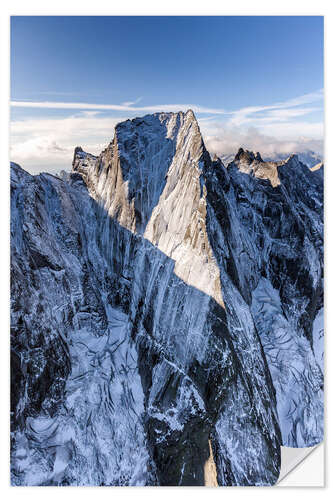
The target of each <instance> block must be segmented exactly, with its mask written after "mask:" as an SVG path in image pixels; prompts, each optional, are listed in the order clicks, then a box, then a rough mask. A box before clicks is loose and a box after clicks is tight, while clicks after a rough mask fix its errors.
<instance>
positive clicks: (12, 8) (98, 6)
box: [0, 0, 333, 500]
mask: <svg viewBox="0 0 333 500" xmlns="http://www.w3.org/2000/svg"><path fill="white" fill-rule="evenodd" d="M332 3H333V2H331V1H329V0H328V1H322V0H316V1H313V0H311V1H307V0H303V1H292V0H289V1H288V0H279V2H267V0H266V1H256V0H251V1H248V0H242V1H241V0H238V1H237V2H236V1H234V2H223V0H220V1H210V0H205V1H201V2H197V3H196V4H195V3H194V1H193V0H192V1H187V0H186V1H185V0H183V1H182V2H180V1H179V0H178V1H177V0H168V1H167V2H157V1H156V0H155V1H152V0H151V1H145V0H137V1H134V0H132V1H129V0H127V1H125V0H122V1H119V0H118V1H113V2H112V0H111V1H110V0H109V1H98V0H94V1H93V2H90V3H89V4H87V3H83V2H82V0H81V1H69V0H67V1H65V0H57V2H55V3H49V4H48V3H46V2H45V0H44V1H40V0H39V1H33V0H30V1H29V2H27V1H23V0H22V1H17V0H12V1H11V2H9V1H8V2H6V1H3V2H2V4H1V7H0V9H1V16H0V22H1V25H0V36H1V42H0V49H1V59H0V62H1V66H0V68H1V107H0V109H1V113H0V120H1V134H0V137H1V139H2V140H1V149H0V153H1V160H2V161H1V179H0V188H1V195H0V202H1V211H0V213H1V230H2V240H1V247H0V248H1V264H2V266H3V268H2V274H1V278H2V286H1V302H0V303H1V308H2V310H1V313H2V314H1V319H2V328H1V349H0V353H1V360H0V369H1V372H0V381H1V399H0V401H1V403H2V404H1V410H2V411H1V425H0V429H1V445H2V446H1V462H0V487H1V490H2V494H3V495H6V496H7V497H9V498H17V497H22V498H24V500H26V499H27V498H29V497H33V498H34V499H36V498H42V497H43V498H44V497H45V495H47V496H50V497H53V498H56V496H58V495H62V496H64V497H68V498H69V497H70V498H73V496H74V497H76V496H77V495H78V496H80V497H86V498H90V497H91V495H92V494H98V496H99V497H108V498H109V497H110V495H112V497H116V498H126V497H127V496H131V495H133V496H134V495H135V497H136V498H137V497H139V498H140V497H142V498H145V499H146V498H148V497H151V498H154V500H155V497H156V495H158V497H159V498H167V497H169V496H170V495H172V496H173V497H174V496H176V497H178V496H179V497H181V496H183V495H187V494H190V495H191V496H192V497H198V498H199V496H200V497H201V495H202V493H203V491H202V490H201V489H200V488H184V487H183V488H147V487H146V488H111V489H109V488H98V489H95V490H92V489H91V488H61V489H59V488H57V487H56V488H52V487H48V488H47V489H45V488H41V487H39V488H27V487H24V488H10V487H9V459H8V457H9V440H8V434H9V432H8V431H9V418H8V414H9V411H8V408H9V376H8V374H9V355H8V353H9V335H8V332H9V293H8V291H9V286H8V269H9V239H8V234H9V191H8V171H9V169H8V161H9V160H8V157H9V155H8V123H9V108H8V102H9V16H10V15H325V49H326V54H325V83H326V85H325V88H326V89H330V88H331V87H332V79H331V78H330V74H331V68H332V64H331V62H330V59H332V53H331V50H330V49H331V46H332V43H331V42H332V37H333V26H332V23H331V15H330V14H331V12H330V11H331V9H330V6H331V5H332ZM198 43H200V39H199V38H198ZM221 43H223V33H221ZM328 54H329V55H328ZM325 104H326V110H329V109H331V104H330V94H329V92H327V91H326V100H325ZM330 123H331V122H330V120H329V114H328V113H327V112H326V131H327V132H326V138H327V140H326V141H325V145H326V146H325V168H326V173H325V194H326V230H325V232H326V359H327V358H328V357H329V352H328V351H329V349H328V347H329V341H328V337H329V333H330V332H329V331H328V330H329V324H330V311H329V308H330V305H329V299H328V297H329V292H330V290H329V275H330V274H331V275H332V272H331V269H332V265H330V256H333V245H332V237H331V232H330V230H329V222H330V215H331V213H332V202H333V195H332V194H331V190H332V189H333V174H332V173H331V172H332V169H333V167H331V168H330V165H329V162H330V159H331V158H332V154H331V146H330V142H331V140H330V138H331V137H332V130H330ZM332 215H333V214H332ZM332 258H333V257H332ZM331 309H332V308H331ZM328 372H329V363H326V400H327V392H328V391H327V386H328V378H329V373H328ZM329 403H330V402H329V401H328V400H327V405H326V422H327V421H328V419H329V415H330V412H329ZM328 437H329V432H328V428H327V426H326V440H325V441H326V443H327V438H328ZM327 447H328V446H326V447H325V448H327ZM331 468H332V465H331V463H330V461H329V460H328V454H327V453H326V471H329V470H331ZM327 483H328V487H327V486H326V488H325V489H321V490H320V489H319V490H318V489H316V491H315V492H314V491H313V490H312V489H309V488H302V489H301V494H302V497H304V498H307V497H308V496H310V495H311V498H313V495H315V497H317V495H322V494H324V495H325V496H326V495H327V494H329V490H330V489H331V487H330V478H329V477H327V478H326V485H327ZM286 490H287V488H285V491H286ZM280 493H281V489H280V488H222V489H221V488H217V489H210V491H209V492H208V491H207V490H205V493H204V494H207V495H208V494H209V495H212V496H214V497H215V496H216V497H217V496H220V495H226V494H227V495H231V496H235V495H236V497H238V495H245V496H246V498H247V499H248V498H252V497H255V498H257V497H260V496H262V495H264V496H265V497H266V496H267V495H276V494H280ZM290 494H293V492H291V491H290Z"/></svg>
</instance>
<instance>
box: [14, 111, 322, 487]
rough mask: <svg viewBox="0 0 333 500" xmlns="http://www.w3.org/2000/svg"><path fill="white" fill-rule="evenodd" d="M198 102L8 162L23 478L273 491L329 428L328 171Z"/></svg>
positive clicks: (17, 462) (17, 433) (18, 473)
mask: <svg viewBox="0 0 333 500" xmlns="http://www.w3.org/2000/svg"><path fill="white" fill-rule="evenodd" d="M321 171H322V167H318V169H315V170H314V171H311V170H310V169H309V168H308V167H306V166H305V165H304V164H302V163H301V162H300V161H299V159H298V157H297V156H291V157H290V158H288V159H286V160H282V161H279V162H272V161H271V162H264V161H263V160H262V158H261V156H260V154H258V153H257V154H254V153H252V152H249V151H244V150H243V149H240V150H239V152H238V153H237V155H236V156H235V158H234V159H233V160H232V161H231V162H229V165H228V167H227V168H226V167H225V166H224V165H223V164H222V162H221V161H220V160H219V159H218V158H217V159H215V160H213V161H212V159H211V157H210V155H209V153H208V152H207V150H206V148H205V144H204V141H203V139H202V136H201V133H200V129H199V126H198V123H197V120H196V118H195V116H194V113H193V111H191V110H189V111H187V112H186V113H184V112H178V113H171V112H168V113H155V114H153V115H146V116H144V117H142V118H135V119H134V120H127V121H125V122H122V123H120V124H118V125H117V126H116V128H115V135H114V138H113V140H112V142H111V143H110V144H109V145H108V147H107V148H106V149H105V150H104V151H103V152H102V153H101V154H100V155H99V156H94V155H91V154H89V153H86V152H85V151H83V149H82V148H81V147H77V148H76V149H75V152H74V159H73V168H72V172H71V174H70V175H68V176H64V177H63V179H60V178H57V177H55V176H52V175H50V174H40V175H38V176H32V175H30V174H28V173H27V172H25V171H24V170H23V169H22V168H21V167H19V166H18V165H16V164H12V167H11V203H12V208H11V253H12V254H11V266H12V279H11V286H12V290H11V314H12V319H11V348H12V360H11V369H12V375H11V382H12V386H11V387H12V388H11V392H12V398H11V438H12V445H11V481H12V484H13V485H204V484H206V485H221V486H223V485H227V486H230V485H243V486H246V485H272V484H274V483H275V482H276V480H277V479H278V476H279V471H280V446H281V444H284V445H288V446H296V447H297V446H301V447H302V446H313V445H314V444H316V443H319V442H320V441H321V440H322V438H323V359H322V317H323V315H322V307H323V185H322V181H323V177H322V174H320V172H321Z"/></svg>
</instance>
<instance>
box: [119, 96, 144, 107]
mask: <svg viewBox="0 0 333 500" xmlns="http://www.w3.org/2000/svg"><path fill="white" fill-rule="evenodd" d="M140 101H142V97H138V98H137V99H136V100H135V101H125V102H122V103H121V104H122V105H123V106H134V104H138V103H139V102H140Z"/></svg>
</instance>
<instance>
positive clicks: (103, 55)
mask: <svg viewBox="0 0 333 500" xmlns="http://www.w3.org/2000/svg"><path fill="white" fill-rule="evenodd" d="M322 88H323V18H321V17H278V16H276V17H13V18H12V19H11V100H12V104H13V106H12V113H11V120H12V141H11V144H12V153H11V156H12V159H13V160H14V161H18V162H20V163H21V164H22V166H23V167H25V168H28V169H30V170H32V171H33V170H35V171H39V170H50V169H51V170H52V169H59V167H61V168H69V166H70V159H71V152H72V149H73V148H74V147H75V145H76V144H81V145H82V147H84V148H85V147H86V149H89V147H90V149H92V150H93V151H92V152H94V153H98V152H99V150H100V149H101V148H102V147H104V146H105V145H106V144H107V143H108V142H109V141H110V140H111V138H112V135H113V131H112V129H113V126H114V124H115V123H116V122H117V121H119V120H121V119H126V118H131V117H134V116H139V115H143V114H146V113H148V112H154V111H157V110H161V111H162V110H178V109H184V108H186V107H189V106H190V107H192V108H193V109H194V111H195V113H196V115H197V117H198V120H199V124H200V127H201V129H202V132H203V135H204V137H205V140H206V143H207V147H208V149H211V150H212V152H217V153H219V154H223V153H230V152H232V151H233V150H234V149H235V148H237V146H238V145H242V146H244V145H245V146H246V147H253V148H254V149H258V148H260V146H261V149H262V151H263V153H266V154H270V152H271V153H275V152H278V151H279V149H280V150H281V152H282V151H284V150H286V149H288V148H289V149H297V148H298V149H306V148H310V149H315V150H317V151H320V150H321V148H322V138H323V94H322ZM238 143H241V144H238ZM67 163H68V164H67ZM44 165H45V166H44Z"/></svg>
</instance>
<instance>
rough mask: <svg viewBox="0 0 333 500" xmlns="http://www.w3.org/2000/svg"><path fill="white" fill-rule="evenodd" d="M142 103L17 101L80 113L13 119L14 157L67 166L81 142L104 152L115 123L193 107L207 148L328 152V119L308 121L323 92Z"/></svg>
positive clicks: (42, 166)
mask: <svg viewBox="0 0 333 500" xmlns="http://www.w3.org/2000/svg"><path fill="white" fill-rule="evenodd" d="M140 101H141V98H138V99H136V100H135V101H127V102H124V103H123V104H120V105H117V104H105V105H104V104H91V103H69V102H67V103H61V102H30V101H12V102H11V105H12V106H14V107H24V108H43V109H45V110H47V109H68V110H70V109H71V110H76V109H77V110H80V111H78V112H76V113H75V114H72V115H71V116H68V117H66V118H48V117H47V118H29V119H21V120H15V121H13V122H12V123H11V160H12V161H15V162H17V163H19V164H21V165H22V166H23V168H26V169H27V170H29V171H30V172H32V173H37V172H40V171H46V170H47V171H58V170H60V169H63V168H65V169H67V170H68V169H70V168H71V161H72V156H73V150H74V147H75V146H77V145H81V146H82V147H83V149H84V150H86V151H89V152H91V153H93V154H99V153H100V152H101V151H102V149H104V148H105V147H106V145H107V144H108V143H109V142H110V141H111V139H112V137H113V129H114V126H115V125H116V124H117V123H118V122H120V121H122V120H126V119H127V118H128V117H129V116H140V114H141V115H142V114H144V113H152V112H157V111H162V110H163V111H179V110H187V109H189V108H191V109H192V110H193V111H194V112H195V113H196V114H197V118H198V121H199V125H200V128H201V131H202V133H203V136H204V140H205V143H206V147H207V149H208V150H209V151H210V152H211V153H217V154H218V155H227V154H233V153H235V152H236V151H237V149H238V148H239V147H240V146H242V147H243V148H247V149H251V150H255V151H260V153H261V154H262V155H266V156H271V155H275V154H284V153H290V152H303V151H307V150H313V151H315V152H316V153H318V154H322V153H323V136H324V131H323V123H322V122H319V121H317V122H313V121H308V120H307V115H311V113H314V112H316V111H319V110H321V107H320V105H321V104H322V101H323V92H322V91H317V92H313V93H310V94H306V95H303V96H300V97H297V98H294V99H289V100H287V101H284V102H280V103H276V104H273V105H268V106H248V107H244V108H241V109H238V110H235V111H226V110H224V109H212V108H206V107H203V106H197V105H178V104H167V105H154V106H137V105H136V104H137V103H138V102H140ZM102 111H118V112H120V111H121V112H123V117H117V118H115V117H110V116H105V113H102ZM202 115H204V116H202ZM205 115H206V116H205ZM207 115H208V116H207ZM221 120H223V121H221Z"/></svg>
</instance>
